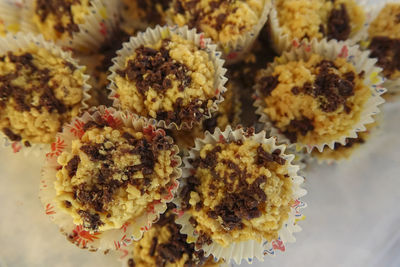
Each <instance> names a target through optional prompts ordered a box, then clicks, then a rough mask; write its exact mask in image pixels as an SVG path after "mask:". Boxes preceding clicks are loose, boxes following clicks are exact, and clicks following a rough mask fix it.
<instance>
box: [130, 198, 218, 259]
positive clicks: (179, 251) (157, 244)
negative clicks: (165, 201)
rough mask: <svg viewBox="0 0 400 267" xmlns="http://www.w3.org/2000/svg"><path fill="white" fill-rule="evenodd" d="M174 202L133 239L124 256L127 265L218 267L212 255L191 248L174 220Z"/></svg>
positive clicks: (191, 245)
mask: <svg viewBox="0 0 400 267" xmlns="http://www.w3.org/2000/svg"><path fill="white" fill-rule="evenodd" d="M172 207H173V205H171V204H169V206H168V210H167V211H166V212H165V213H164V214H162V215H161V216H160V220H159V221H158V222H156V223H155V224H153V226H152V227H151V229H150V230H149V231H147V232H146V233H144V234H143V238H142V239H141V240H139V241H137V242H134V243H133V244H132V245H131V247H130V249H131V253H130V255H129V256H128V257H130V258H129V259H128V260H127V263H128V264H127V266H128V267H147V266H165V267H195V266H205V267H217V266H219V263H216V262H213V259H212V257H209V258H206V257H205V256H204V252H203V251H202V250H200V251H197V250H195V249H194V244H193V243H192V244H189V243H187V242H186V235H184V234H181V233H180V232H179V231H180V229H181V226H180V225H178V224H176V223H175V217H176V216H175V215H174V214H173V212H172Z"/></svg>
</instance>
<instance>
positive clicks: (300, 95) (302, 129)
mask: <svg viewBox="0 0 400 267" xmlns="http://www.w3.org/2000/svg"><path fill="white" fill-rule="evenodd" d="M362 76H363V73H360V74H356V73H355V69H354V67H353V66H352V65H351V64H350V63H347V62H346V60H345V59H343V58H337V59H336V60H335V61H329V60H325V59H323V58H322V57H321V56H319V55H316V54H313V55H312V56H311V57H310V59H309V60H308V61H306V62H303V61H293V62H289V63H287V64H283V65H278V66H277V67H276V68H275V69H274V71H273V73H272V74H270V75H263V71H261V72H260V75H259V77H258V78H257V83H258V85H259V86H260V91H261V93H262V94H263V98H264V101H265V103H266V108H265V109H264V112H265V113H266V114H267V115H268V116H269V117H270V119H271V121H272V122H273V124H274V125H275V127H277V128H278V129H279V130H280V131H281V132H282V133H284V134H285V135H286V136H287V137H288V138H289V139H290V141H291V142H297V141H300V142H302V143H305V144H315V143H318V144H319V143H328V142H330V141H331V140H335V139H337V138H338V137H340V136H343V135H345V134H347V133H348V132H349V131H350V130H351V129H352V128H353V127H354V125H355V124H356V123H357V122H358V121H359V119H360V115H361V111H362V109H363V105H364V104H365V102H366V101H367V99H368V98H369V97H370V96H371V92H370V90H369V88H368V87H366V86H365V85H364V83H363V77H362Z"/></svg>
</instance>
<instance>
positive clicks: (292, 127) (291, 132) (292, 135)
mask: <svg viewBox="0 0 400 267" xmlns="http://www.w3.org/2000/svg"><path fill="white" fill-rule="evenodd" d="M313 130H314V125H313V121H311V120H310V119H309V118H307V117H303V118H302V119H301V120H297V119H295V120H292V121H291V122H290V124H289V127H288V129H287V130H286V131H285V132H284V135H285V136H286V137H287V138H289V140H290V142H292V143H296V142H297V133H300V134H301V135H303V136H305V135H306V134H307V133H308V132H309V131H313Z"/></svg>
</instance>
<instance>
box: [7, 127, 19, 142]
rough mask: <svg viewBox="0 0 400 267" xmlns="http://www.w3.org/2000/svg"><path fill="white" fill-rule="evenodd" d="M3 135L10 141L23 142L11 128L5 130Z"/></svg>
mask: <svg viewBox="0 0 400 267" xmlns="http://www.w3.org/2000/svg"><path fill="white" fill-rule="evenodd" d="M3 133H4V134H5V135H6V136H7V137H8V139H10V140H11V141H17V142H19V141H21V140H22V138H21V136H20V135H18V134H15V133H14V132H13V131H11V130H10V129H9V128H3Z"/></svg>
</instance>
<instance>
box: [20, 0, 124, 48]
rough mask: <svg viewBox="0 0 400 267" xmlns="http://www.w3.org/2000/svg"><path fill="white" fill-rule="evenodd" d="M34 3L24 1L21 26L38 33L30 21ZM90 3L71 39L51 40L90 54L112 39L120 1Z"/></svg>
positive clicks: (102, 0) (93, 1) (33, 0)
mask: <svg viewBox="0 0 400 267" xmlns="http://www.w3.org/2000/svg"><path fill="white" fill-rule="evenodd" d="M34 3H35V0H25V1H24V4H23V5H22V12H23V13H22V14H23V15H22V17H23V18H25V20H24V22H23V25H24V27H27V26H28V27H29V26H30V28H31V30H33V31H34V32H35V33H40V31H39V29H38V28H37V27H35V25H34V23H33V21H32V18H33V16H34V14H35V9H34ZM90 3H91V6H89V10H88V14H87V15H86V16H85V21H84V23H82V24H78V27H79V32H76V33H73V35H72V38H65V40H53V41H54V42H56V43H57V44H58V45H61V46H63V47H64V48H65V49H75V50H78V51H80V52H91V51H93V50H95V49H98V48H99V47H100V46H101V45H102V44H103V43H104V42H105V41H106V40H107V39H109V38H111V37H112V33H113V31H114V30H115V28H116V27H117V23H118V21H119V13H118V9H119V8H120V1H119V0H112V1H107V0H90Z"/></svg>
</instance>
